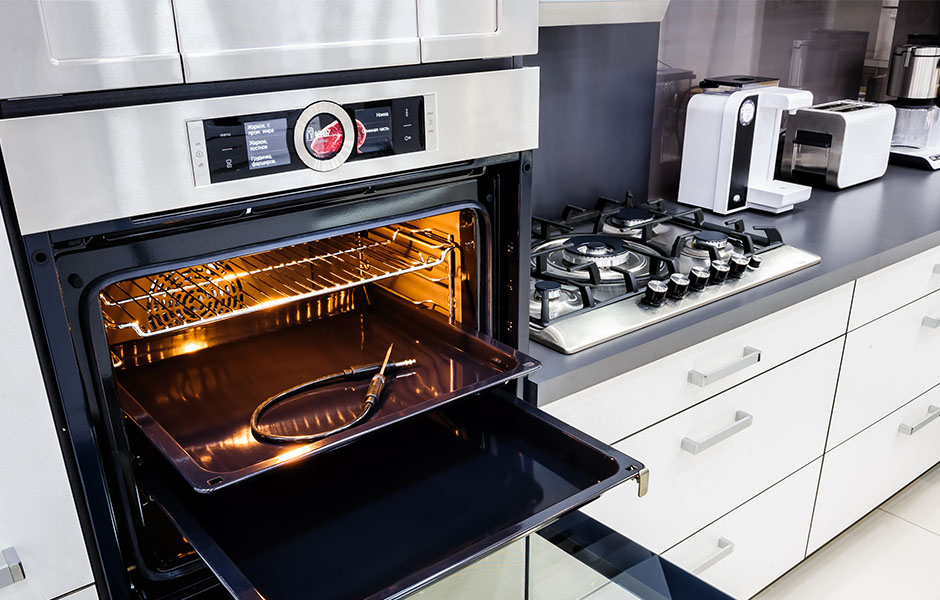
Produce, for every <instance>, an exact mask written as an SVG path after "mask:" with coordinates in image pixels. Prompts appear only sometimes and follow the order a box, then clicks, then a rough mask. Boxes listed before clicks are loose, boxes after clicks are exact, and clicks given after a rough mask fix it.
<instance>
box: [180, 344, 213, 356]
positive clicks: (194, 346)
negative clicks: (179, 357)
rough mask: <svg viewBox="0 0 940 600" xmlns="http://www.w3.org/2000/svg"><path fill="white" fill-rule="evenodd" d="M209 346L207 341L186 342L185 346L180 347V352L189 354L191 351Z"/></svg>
mask: <svg viewBox="0 0 940 600" xmlns="http://www.w3.org/2000/svg"><path fill="white" fill-rule="evenodd" d="M208 347H209V344H207V343H205V342H186V343H185V344H183V346H182V347H181V348H180V353H181V354H189V353H190V352H196V351H197V350H202V349H204V348H208Z"/></svg>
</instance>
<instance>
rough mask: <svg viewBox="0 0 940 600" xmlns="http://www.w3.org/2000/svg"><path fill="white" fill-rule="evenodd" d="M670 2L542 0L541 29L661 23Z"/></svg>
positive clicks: (653, 0)
mask: <svg viewBox="0 0 940 600" xmlns="http://www.w3.org/2000/svg"><path fill="white" fill-rule="evenodd" d="M667 8H669V0H539V27H552V26H557V25H598V24H603V23H651V22H652V23H659V22H660V21H662V20H663V17H664V16H666V9H667Z"/></svg>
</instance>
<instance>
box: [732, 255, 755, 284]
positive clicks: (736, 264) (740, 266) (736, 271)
mask: <svg viewBox="0 0 940 600" xmlns="http://www.w3.org/2000/svg"><path fill="white" fill-rule="evenodd" d="M750 262H751V261H750V260H749V259H748V258H747V257H746V256H743V255H741V254H735V255H734V256H732V257H731V261H730V263H731V264H730V265H729V267H730V268H731V270H730V271H729V272H728V275H730V276H731V277H735V278H737V277H743V276H744V273H746V272H747V266H748V265H749V264H750Z"/></svg>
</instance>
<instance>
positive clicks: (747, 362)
mask: <svg viewBox="0 0 940 600" xmlns="http://www.w3.org/2000/svg"><path fill="white" fill-rule="evenodd" d="M759 362H760V350H758V349H757V348H752V347H750V346H746V347H745V348H744V355H743V356H741V358H739V359H738V360H736V361H734V362H733V363H731V364H729V365H725V366H724V367H721V368H720V369H718V370H716V371H712V372H711V373H702V372H701V371H696V370H694V369H693V370H692V371H689V383H691V384H692V385H697V386H699V387H705V386H706V385H709V384H711V383H715V382H716V381H718V380H719V379H723V378H725V377H727V376H728V375H732V374H734V373H737V372H738V371H740V370H741V369H744V368H746V367H750V366H751V365H756V364H757V363H759Z"/></svg>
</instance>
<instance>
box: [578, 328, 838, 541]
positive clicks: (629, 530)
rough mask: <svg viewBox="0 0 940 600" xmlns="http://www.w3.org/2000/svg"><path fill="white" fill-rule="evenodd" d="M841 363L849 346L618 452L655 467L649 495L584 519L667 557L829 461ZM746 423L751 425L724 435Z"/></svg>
mask: <svg viewBox="0 0 940 600" xmlns="http://www.w3.org/2000/svg"><path fill="white" fill-rule="evenodd" d="M841 354H842V339H841V338H840V339H838V340H835V341H832V342H830V343H828V344H826V345H825V346H823V347H821V348H817V349H816V350H814V351H812V352H809V353H807V354H804V355H803V356H801V357H799V358H796V359H795V360H793V361H791V362H788V363H786V364H784V365H781V366H779V367H777V368H776V369H773V370H772V371H769V372H767V373H765V374H764V375H761V376H760V377H757V378H755V379H752V380H751V381H748V382H746V383H744V384H742V385H740V386H738V387H736V388H733V389H731V390H728V391H726V392H725V393H723V394H721V395H720V396H716V397H715V398H712V399H710V400H709V401H708V402H704V403H702V404H700V405H698V406H696V407H694V408H691V409H689V410H687V411H685V412H683V413H681V414H678V415H676V416H674V417H672V418H670V419H668V420H666V421H663V422H662V423H659V424H658V425H656V426H654V427H650V428H649V429H647V430H645V431H642V432H640V433H638V434H636V435H634V436H631V437H630V438H627V439H626V440H624V441H623V442H621V443H619V444H616V445H615V448H617V449H618V450H621V451H622V452H626V453H627V454H629V455H630V456H634V457H636V458H637V459H638V460H641V461H642V462H643V463H644V464H645V465H646V466H647V467H648V468H649V471H650V486H649V493H648V494H647V495H646V496H644V497H642V498H639V497H637V496H636V490H635V489H627V488H625V487H623V486H621V487H618V488H614V489H613V490H611V491H609V492H608V493H607V494H605V495H604V496H602V497H601V498H600V499H599V500H597V501H595V502H594V503H592V504H589V505H588V506H587V507H585V508H584V509H583V510H584V512H585V513H587V514H589V515H591V516H592V517H594V518H595V519H597V520H599V521H602V522H603V523H605V524H607V525H608V526H610V527H611V528H613V529H615V530H617V531H619V532H621V533H623V534H624V535H626V536H627V537H629V538H631V539H633V540H635V541H636V542H637V543H639V544H641V545H643V546H646V547H647V548H649V549H650V550H652V551H653V552H663V551H664V550H666V549H667V548H669V547H671V546H672V545H674V544H676V543H678V542H679V541H681V540H682V539H684V538H685V537H687V536H689V535H690V534H691V533H693V532H694V531H696V530H698V529H700V528H701V527H704V526H705V525H707V524H708V523H710V522H712V521H714V520H715V519H717V518H719V517H720V516H722V515H723V514H725V513H727V512H729V511H730V510H732V509H734V508H735V507H736V506H739V505H741V504H743V503H744V502H746V501H747V500H749V499H750V498H752V497H754V496H755V495H757V494H759V493H760V492H762V491H763V490H765V489H767V488H769V487H770V486H772V485H773V484H775V483H777V482H778V481H780V480H782V479H783V478H784V477H787V476H788V475H790V474H791V473H794V472H795V471H797V470H798V469H800V468H802V467H803V466H805V465H808V464H809V463H811V462H812V461H813V460H815V459H816V458H818V457H820V456H821V455H822V453H823V448H824V446H825V439H826V429H827V427H828V424H829V414H830V411H831V408H832V396H833V393H834V390H835V384H836V376H837V372H838V366H839V358H840V356H841ZM745 415H746V416H749V417H750V425H749V426H747V427H743V428H741V427H740V424H739V425H738V427H739V428H740V430H739V431H736V432H734V433H733V434H731V435H726V436H721V435H719V432H722V431H723V430H726V428H728V427H730V426H732V425H733V424H734V423H736V422H740V423H744V422H746V420H745V419H744V416H745ZM722 437H724V439H721V438H722ZM713 439H720V441H717V442H715V443H713V444H711V445H710V447H708V448H707V449H703V450H701V451H699V452H698V453H697V454H693V453H691V452H690V451H689V450H687V449H686V448H690V446H691V445H692V444H691V442H692V441H694V442H698V443H699V445H700V447H707V446H709V441H711V440H713Z"/></svg>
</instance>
